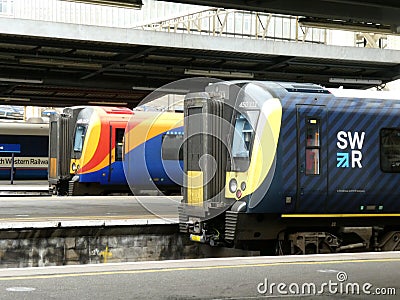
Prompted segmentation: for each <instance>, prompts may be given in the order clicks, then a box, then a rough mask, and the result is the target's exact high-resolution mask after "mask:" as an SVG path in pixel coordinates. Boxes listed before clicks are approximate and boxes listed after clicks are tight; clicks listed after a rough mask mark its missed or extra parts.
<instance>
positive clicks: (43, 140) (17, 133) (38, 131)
mask: <svg viewBox="0 0 400 300" xmlns="http://www.w3.org/2000/svg"><path fill="white" fill-rule="evenodd" d="M0 141H1V144H19V145H20V147H21V153H18V154H15V159H14V179H16V180H39V179H47V165H48V144H49V129H48V124H33V123H32V124H31V123H8V122H4V123H3V122H2V123H0ZM10 172H11V153H0V180H9V179H10V177H11V173H10Z"/></svg>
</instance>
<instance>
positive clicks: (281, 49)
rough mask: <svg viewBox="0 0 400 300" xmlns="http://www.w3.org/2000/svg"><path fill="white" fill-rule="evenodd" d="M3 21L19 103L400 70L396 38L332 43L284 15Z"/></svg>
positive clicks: (113, 100) (4, 62) (9, 98)
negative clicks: (206, 81) (102, 22)
mask: <svg viewBox="0 0 400 300" xmlns="http://www.w3.org/2000/svg"><path fill="white" fill-rule="evenodd" d="M0 28H1V29H0V37H1V40H2V42H1V43H0V58H1V59H0V78H1V79H0V83H1V84H0V102H1V101H6V102H7V103H12V104H23V105H26V104H27V102H30V104H32V105H51V106H66V105H80V104H86V105H87V104H89V105H90V104H93V105H98V104H107V105H108V104H115V105H127V106H136V105H137V104H138V103H139V102H140V101H141V100H142V99H143V98H144V97H145V96H146V95H147V94H148V93H150V92H151V91H152V90H154V89H155V88H158V87H160V86H162V85H164V84H166V83H169V82H171V81H174V80H179V79H182V78H189V77H193V76H204V75H205V76H211V77H218V78H222V79H232V78H247V79H254V80H284V81H297V82H313V83H319V84H322V85H325V86H336V87H337V86H340V85H342V86H344V87H350V88H367V87H372V86H380V85H382V84H385V83H386V82H389V81H392V80H395V79H398V78H399V77H400V75H399V74H400V54H399V53H400V52H399V50H394V49H389V48H391V47H392V45H394V46H396V45H397V43H398V40H397V39H398V37H396V36H390V35H382V34H379V35H378V34H372V33H368V34H367V33H364V34H361V33H355V32H350V33H347V36H349V35H350V36H352V37H354V38H353V42H352V43H351V45H350V44H349V41H348V40H347V41H343V40H339V43H340V44H347V46H340V45H332V41H336V42H337V40H336V39H335V36H336V35H337V31H334V30H329V29H326V28H325V29H321V28H313V27H307V26H305V25H303V24H300V22H299V20H298V19H297V18H295V17H288V16H280V15H271V14H260V13H251V12H243V11H226V10H219V9H211V10H207V11H204V12H199V13H198V14H197V16H195V15H189V16H183V17H181V18H175V19H171V20H166V21H163V22H156V23H152V24H146V25H143V26H141V27H137V28H110V27H103V26H90V25H82V24H68V23H61V22H46V21H37V20H26V19H16V18H6V17H2V18H0ZM364 46H369V48H368V47H364ZM376 46H378V47H380V48H373V47H376Z"/></svg>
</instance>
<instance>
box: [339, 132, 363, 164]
mask: <svg viewBox="0 0 400 300" xmlns="http://www.w3.org/2000/svg"><path fill="white" fill-rule="evenodd" d="M336 137H337V143H336V146H337V147H338V148H339V149H340V150H347V149H348V148H349V146H350V150H351V151H350V152H338V153H337V155H336V162H337V164H336V167H338V168H349V167H350V164H351V167H352V168H355V167H356V166H357V167H358V168H362V164H361V160H362V152H361V151H360V150H361V149H362V148H363V144H364V137H365V132H361V133H359V132H358V131H356V132H353V133H352V132H350V131H347V132H346V131H339V132H338V133H337V135H336ZM356 148H357V149H358V150H355V149H356Z"/></svg>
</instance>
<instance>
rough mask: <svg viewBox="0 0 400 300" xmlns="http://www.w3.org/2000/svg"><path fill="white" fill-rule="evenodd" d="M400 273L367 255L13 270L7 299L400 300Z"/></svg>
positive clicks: (1, 294) (393, 263) (389, 256)
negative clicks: (288, 299)
mask: <svg viewBox="0 0 400 300" xmlns="http://www.w3.org/2000/svg"><path fill="white" fill-rule="evenodd" d="M399 267H400V256H399V254H398V253H360V254H340V255H310V256H290V257H252V258H222V259H201V260H182V261H162V262H144V263H126V264H110V265H107V264H101V265H100V264H98V265H85V266H71V267H49V268H28V269H8V270H2V272H1V275H0V298H1V299H93V298H94V299H254V298H279V297H301V298H307V299H315V298H316V299H331V298H336V299H342V298H346V299H366V298H378V294H380V295H379V299H398V297H399V296H398V295H399V293H400V282H399V280H398V278H399V275H400V268H399ZM382 294H386V295H383V296H382ZM393 294H395V295H393Z"/></svg>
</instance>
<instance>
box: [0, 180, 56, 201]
mask: <svg viewBox="0 0 400 300" xmlns="http://www.w3.org/2000/svg"><path fill="white" fill-rule="evenodd" d="M49 193H50V191H49V183H48V182H47V181H45V180H14V181H13V184H11V182H10V181H9V180H0V197H1V196H37V195H49ZM0 201H1V198H0Z"/></svg>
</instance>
